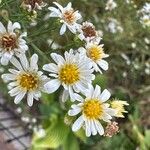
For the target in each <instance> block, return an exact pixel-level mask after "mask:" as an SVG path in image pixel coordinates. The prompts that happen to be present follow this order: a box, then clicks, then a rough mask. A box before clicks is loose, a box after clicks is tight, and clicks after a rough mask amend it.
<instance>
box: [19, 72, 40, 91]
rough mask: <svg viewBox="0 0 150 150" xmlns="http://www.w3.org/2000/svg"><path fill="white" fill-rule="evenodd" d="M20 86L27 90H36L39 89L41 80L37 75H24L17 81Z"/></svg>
mask: <svg viewBox="0 0 150 150" xmlns="http://www.w3.org/2000/svg"><path fill="white" fill-rule="evenodd" d="M17 81H18V83H19V85H20V86H21V87H22V88H23V89H26V90H29V91H30V90H35V89H37V88H38V84H39V79H38V77H37V75H35V74H31V73H23V74H21V75H19V77H18V79H17Z"/></svg>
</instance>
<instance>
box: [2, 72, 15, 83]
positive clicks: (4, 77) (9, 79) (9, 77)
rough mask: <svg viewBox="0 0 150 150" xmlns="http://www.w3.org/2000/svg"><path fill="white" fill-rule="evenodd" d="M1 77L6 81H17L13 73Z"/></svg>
mask: <svg viewBox="0 0 150 150" xmlns="http://www.w3.org/2000/svg"><path fill="white" fill-rule="evenodd" d="M1 77H2V79H3V80H4V81H11V80H15V79H16V75H14V74H11V73H6V74H3V75H2V76H1Z"/></svg>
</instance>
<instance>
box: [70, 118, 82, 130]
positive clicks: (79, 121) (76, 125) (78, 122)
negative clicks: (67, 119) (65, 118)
mask: <svg viewBox="0 0 150 150" xmlns="http://www.w3.org/2000/svg"><path fill="white" fill-rule="evenodd" d="M83 122H84V120H83V116H80V117H79V118H78V119H77V120H76V121H75V122H74V124H73V125H72V131H74V132H76V131H78V130H79V129H80V128H81V127H82V125H83Z"/></svg>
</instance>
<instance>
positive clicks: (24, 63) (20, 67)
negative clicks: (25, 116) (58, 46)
mask: <svg viewBox="0 0 150 150" xmlns="http://www.w3.org/2000/svg"><path fill="white" fill-rule="evenodd" d="M10 61H11V63H12V64H13V65H14V66H15V67H16V69H9V72H10V73H7V74H3V75H2V79H3V80H4V81H6V82H10V81H11V82H10V83H9V84H8V87H9V89H10V91H9V94H10V96H12V97H14V96H15V99H14V103H16V104H18V103H19V102H20V101H21V100H22V99H23V98H24V97H25V95H27V103H28V105H29V106H32V105H33V99H36V100H39V98H40V97H41V91H45V90H44V84H45V83H46V82H47V77H46V76H45V75H43V72H41V71H38V65H37V61H38V55H37V54H34V55H32V57H31V58H30V62H28V60H27V58H26V56H25V55H21V56H20V62H21V63H20V62H19V61H18V60H17V59H16V58H14V57H13V58H12V59H11V60H10Z"/></svg>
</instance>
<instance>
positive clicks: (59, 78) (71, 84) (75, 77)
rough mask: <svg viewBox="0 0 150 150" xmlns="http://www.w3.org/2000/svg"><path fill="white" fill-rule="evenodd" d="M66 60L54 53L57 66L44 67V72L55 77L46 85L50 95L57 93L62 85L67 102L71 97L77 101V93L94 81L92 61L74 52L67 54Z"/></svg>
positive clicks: (47, 65) (53, 56)
mask: <svg viewBox="0 0 150 150" xmlns="http://www.w3.org/2000/svg"><path fill="white" fill-rule="evenodd" d="M64 55H65V58H63V57H62V56H61V55H59V54H56V53H52V54H51V57H52V59H53V60H54V61H55V63H56V64H54V63H50V64H46V65H44V66H43V70H45V71H48V72H50V74H49V76H51V77H53V78H54V79H52V80H51V81H50V82H48V83H46V84H45V87H46V89H47V91H48V92H49V93H53V92H55V91H56V90H57V89H58V88H59V87H60V85H62V86H63V87H64V89H65V90H64V92H63V95H62V99H63V101H65V100H66V99H67V98H68V96H69V95H70V97H71V99H72V100H74V99H75V95H76V94H74V91H75V92H80V91H82V90H85V89H86V88H87V87H88V84H91V82H92V80H93V79H94V77H95V76H94V75H93V74H92V72H93V69H91V68H92V65H91V62H90V60H89V59H88V58H87V57H85V56H84V55H80V54H79V53H75V54H74V53H73V50H70V51H69V52H67V51H66V52H65V54H64Z"/></svg>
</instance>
